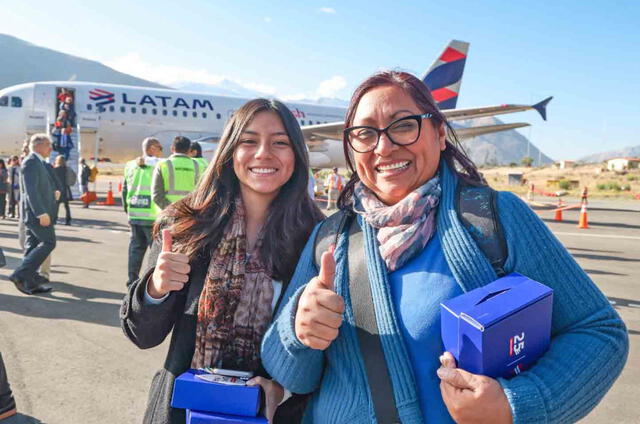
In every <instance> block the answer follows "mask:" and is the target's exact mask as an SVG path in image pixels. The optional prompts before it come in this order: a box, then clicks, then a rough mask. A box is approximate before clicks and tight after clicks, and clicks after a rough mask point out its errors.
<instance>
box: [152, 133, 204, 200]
mask: <svg viewBox="0 0 640 424" xmlns="http://www.w3.org/2000/svg"><path fill="white" fill-rule="evenodd" d="M189 150H191V140H189V139H188V138H187V137H182V136H177V137H176V138H174V139H173V143H172V144H171V156H169V157H168V158H167V159H165V160H162V161H160V162H159V163H158V164H157V165H156V167H155V169H154V170H153V178H152V183H151V186H152V193H153V194H152V198H153V202H154V203H155V204H156V205H157V206H158V207H159V208H160V209H161V210H162V209H166V207H167V206H169V205H170V204H172V203H174V202H177V201H178V200H180V199H183V198H184V197H185V196H186V195H187V194H189V193H191V192H192V191H193V189H194V188H195V186H196V184H198V180H199V179H200V175H201V173H202V171H204V170H201V169H200V168H201V167H200V164H199V163H198V162H196V161H195V160H193V159H191V158H190V157H189Z"/></svg>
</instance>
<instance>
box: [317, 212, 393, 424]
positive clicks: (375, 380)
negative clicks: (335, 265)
mask: <svg viewBox="0 0 640 424" xmlns="http://www.w3.org/2000/svg"><path fill="white" fill-rule="evenodd" d="M347 225H348V226H349V248H348V249H349V250H348V252H347V258H348V267H349V297H350V298H351V308H352V310H353V317H354V320H355V324H356V335H357V337H358V345H359V347H360V354H361V356H362V360H363V363H364V367H365V371H366V373H367V381H368V383H369V390H370V392H371V400H372V401H373V407H374V411H375V414H376V420H377V422H379V423H399V422H400V419H399V417H398V410H397V408H396V404H395V397H394V395H393V386H392V383H391V377H390V375H389V370H388V367H387V362H386V359H385V356H384V351H383V350H382V343H381V341H380V333H379V330H378V323H377V320H376V313H375V309H374V305H373V294H372V293H371V284H370V283H369V273H368V271H367V263H366V261H365V260H364V255H365V253H364V238H363V233H362V229H361V228H360V225H359V224H358V220H357V219H353V214H351V213H350V212H346V211H343V210H340V211H338V212H336V213H335V214H333V215H331V216H330V217H329V218H327V219H326V220H325V221H324V222H323V223H322V225H321V227H320V229H319V230H318V233H317V235H316V240H315V245H314V261H315V264H316V267H319V264H320V257H321V256H322V253H323V252H325V251H326V250H327V248H328V247H329V245H330V244H331V243H336V242H337V238H338V235H339V234H340V233H341V232H342V231H343V230H344V228H345V226H347Z"/></svg>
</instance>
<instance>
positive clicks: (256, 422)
mask: <svg viewBox="0 0 640 424" xmlns="http://www.w3.org/2000/svg"><path fill="white" fill-rule="evenodd" d="M187 424H268V421H267V419H266V418H265V417H240V416H237V415H226V414H214V413H212V412H202V411H192V410H190V409H187Z"/></svg>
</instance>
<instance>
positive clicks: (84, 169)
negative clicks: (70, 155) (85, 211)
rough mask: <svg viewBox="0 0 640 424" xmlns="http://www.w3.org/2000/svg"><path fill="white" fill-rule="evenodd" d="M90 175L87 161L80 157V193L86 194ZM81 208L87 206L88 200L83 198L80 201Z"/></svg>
mask: <svg viewBox="0 0 640 424" xmlns="http://www.w3.org/2000/svg"><path fill="white" fill-rule="evenodd" d="M90 176H91V168H89V166H88V165H87V162H86V161H85V160H84V158H82V159H80V187H81V188H82V194H83V195H85V199H86V195H87V193H88V192H89V177H90ZM82 203H83V204H82V207H83V208H88V207H89V202H88V201H87V200H83V202H82Z"/></svg>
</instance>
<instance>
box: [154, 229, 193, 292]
mask: <svg viewBox="0 0 640 424" xmlns="http://www.w3.org/2000/svg"><path fill="white" fill-rule="evenodd" d="M172 243H173V238H172V237H171V232H170V231H169V230H162V253H160V255H159V256H158V261H157V262H156V268H155V270H154V271H153V276H152V277H151V281H150V284H148V285H147V291H148V292H149V295H150V296H151V297H153V298H154V299H160V298H161V297H163V296H164V295H166V294H167V293H169V292H171V291H177V290H181V289H182V288H183V287H184V285H185V283H186V282H187V281H189V272H190V271H191V266H189V256H187V255H185V254H183V253H173V252H172V251H171V244H172Z"/></svg>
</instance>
